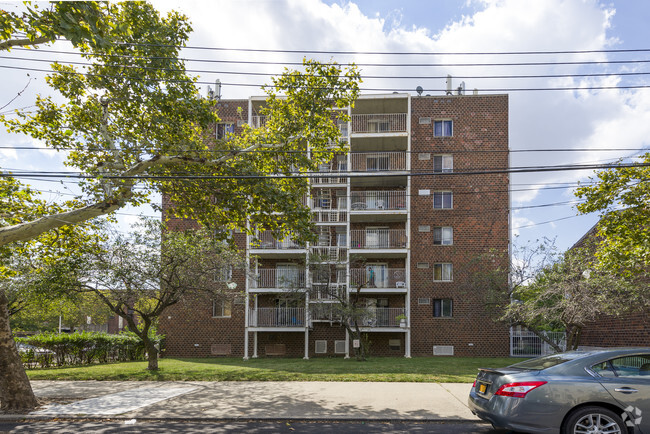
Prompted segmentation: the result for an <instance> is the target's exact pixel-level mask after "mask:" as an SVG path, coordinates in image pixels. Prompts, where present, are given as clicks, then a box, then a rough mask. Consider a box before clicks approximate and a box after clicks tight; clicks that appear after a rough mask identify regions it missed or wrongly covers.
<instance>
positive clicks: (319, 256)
mask: <svg viewBox="0 0 650 434" xmlns="http://www.w3.org/2000/svg"><path fill="white" fill-rule="evenodd" d="M309 251H310V253H311V260H312V261H314V262H332V261H343V260H345V259H346V258H347V256H346V251H347V249H346V248H345V247H342V246H311V248H310V249H309Z"/></svg>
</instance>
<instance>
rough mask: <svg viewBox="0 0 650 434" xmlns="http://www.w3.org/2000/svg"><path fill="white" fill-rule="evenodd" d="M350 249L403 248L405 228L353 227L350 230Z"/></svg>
mask: <svg viewBox="0 0 650 434" xmlns="http://www.w3.org/2000/svg"><path fill="white" fill-rule="evenodd" d="M350 239H351V241H352V243H351V245H350V247H351V248H352V249H405V248H406V243H407V237H406V230H405V229H354V230H351V231H350Z"/></svg>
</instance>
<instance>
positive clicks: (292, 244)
mask: <svg viewBox="0 0 650 434" xmlns="http://www.w3.org/2000/svg"><path fill="white" fill-rule="evenodd" d="M250 248H251V249H253V250H300V249H304V248H305V246H304V245H302V244H299V243H297V242H296V241H294V240H292V239H291V238H285V239H284V240H277V239H275V237H274V236H273V232H272V231H264V232H261V233H260V234H259V235H258V236H257V239H251V242H250Z"/></svg>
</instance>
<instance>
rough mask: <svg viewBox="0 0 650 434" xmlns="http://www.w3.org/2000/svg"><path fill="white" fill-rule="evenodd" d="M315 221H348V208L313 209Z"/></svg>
mask: <svg viewBox="0 0 650 434" xmlns="http://www.w3.org/2000/svg"><path fill="white" fill-rule="evenodd" d="M312 213H313V216H314V217H313V219H312V221H313V222H314V223H345V222H346V221H348V213H347V211H346V210H340V209H315V210H314V211H312Z"/></svg>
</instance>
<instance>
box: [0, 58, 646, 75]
mask: <svg viewBox="0 0 650 434" xmlns="http://www.w3.org/2000/svg"><path fill="white" fill-rule="evenodd" d="M0 59H9V60H20V61H29V62H45V63H54V62H59V63H62V64H70V65H81V66H95V64H93V63H90V62H75V61H65V62H61V61H59V60H58V59H54V60H52V59H35V58H28V57H16V56H0ZM114 66H115V67H121V68H132V69H139V70H147V71H176V72H180V71H184V72H189V73H194V74H216V75H242V76H266V77H271V76H276V75H280V74H282V72H277V73H270V72H251V71H216V70H205V69H173V68H160V67H148V66H140V65H114ZM298 75H302V74H298ZM645 75H650V72H642V71H636V72H601V73H572V74H533V75H530V74H529V75H521V74H519V75H454V78H456V79H466V80H469V79H508V80H509V79H531V78H572V77H583V78H588V77H618V76H623V77H626V76H645ZM338 77H339V78H342V77H344V76H342V75H339V76H338ZM361 77H362V78H363V79H364V80H366V79H393V80H438V79H446V78H447V76H446V75H438V76H435V75H434V76H431V75H429V76H399V75H397V76H396V75H365V74H362V76H361Z"/></svg>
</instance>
